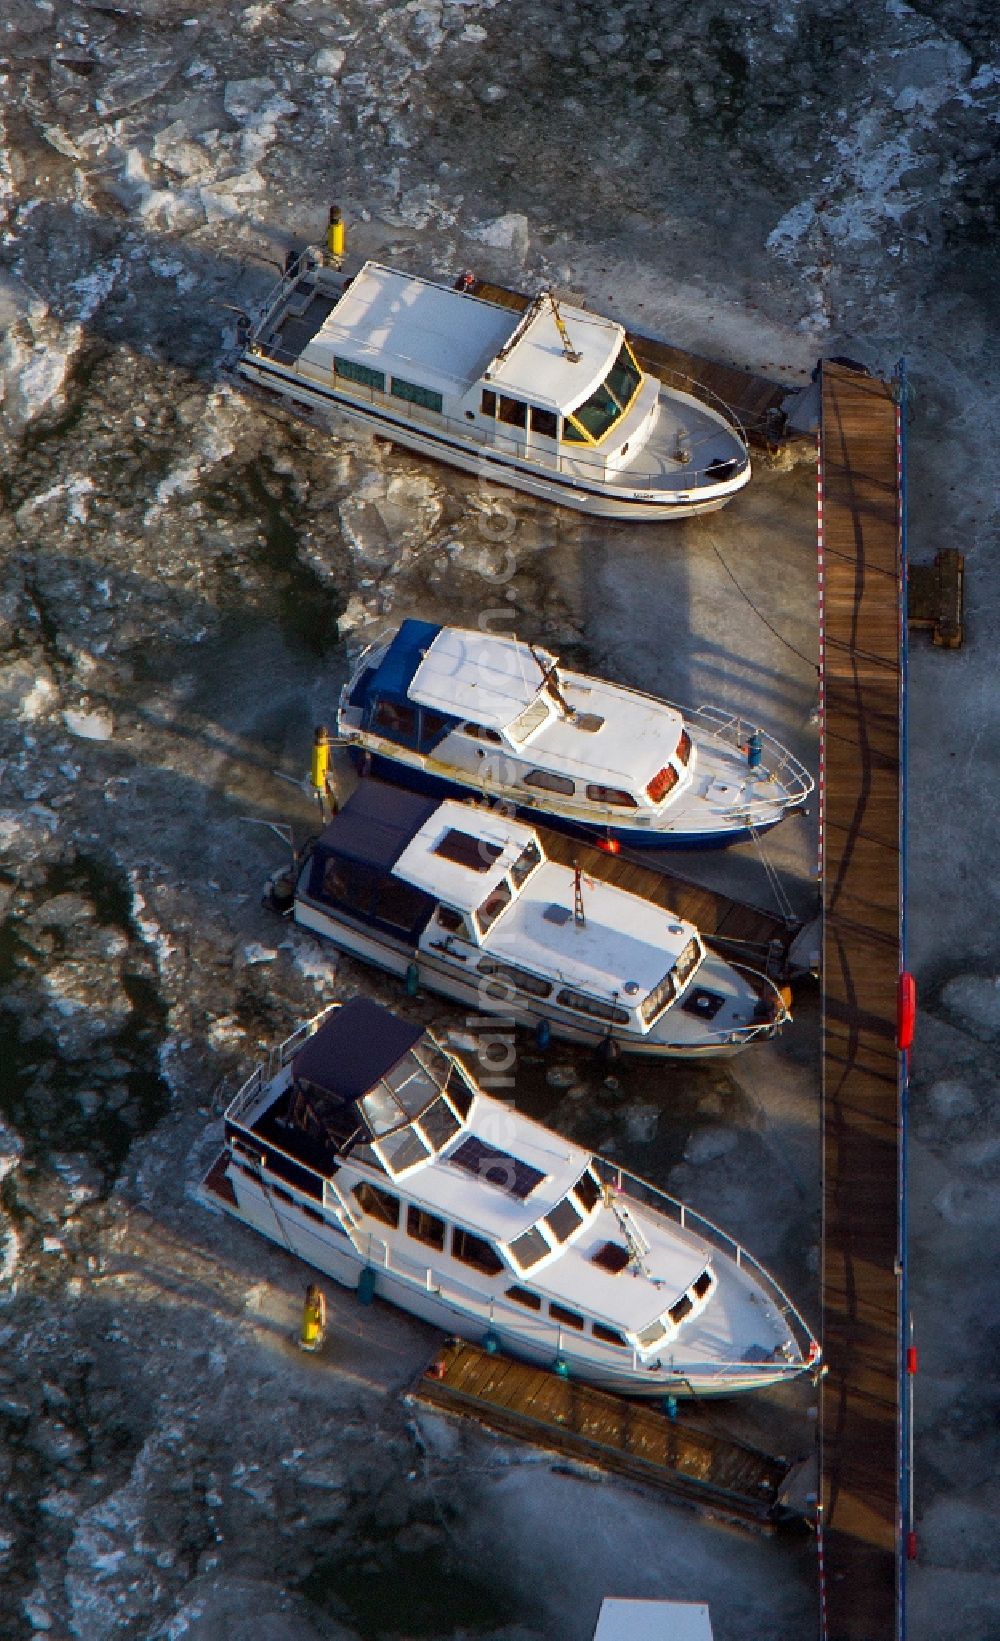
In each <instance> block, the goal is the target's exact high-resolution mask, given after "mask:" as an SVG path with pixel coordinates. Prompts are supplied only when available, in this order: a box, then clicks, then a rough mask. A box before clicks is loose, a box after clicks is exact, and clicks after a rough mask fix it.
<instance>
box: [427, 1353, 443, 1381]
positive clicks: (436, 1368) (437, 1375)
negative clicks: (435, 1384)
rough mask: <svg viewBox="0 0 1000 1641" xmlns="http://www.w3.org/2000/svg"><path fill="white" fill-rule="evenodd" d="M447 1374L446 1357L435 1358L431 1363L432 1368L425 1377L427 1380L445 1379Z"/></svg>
mask: <svg viewBox="0 0 1000 1641" xmlns="http://www.w3.org/2000/svg"><path fill="white" fill-rule="evenodd" d="M447 1372H448V1364H447V1362H446V1361H445V1359H444V1357H443V1356H435V1358H434V1360H433V1362H432V1363H431V1365H430V1367H429V1368H428V1369H427V1372H426V1374H425V1375H424V1377H425V1378H427V1379H443V1378H444V1376H445V1374H446V1373H447Z"/></svg>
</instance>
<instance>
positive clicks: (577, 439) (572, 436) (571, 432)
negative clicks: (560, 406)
mask: <svg viewBox="0 0 1000 1641" xmlns="http://www.w3.org/2000/svg"><path fill="white" fill-rule="evenodd" d="M562 436H563V439H564V440H565V442H566V443H567V444H586V442H587V438H586V434H584V433H582V432H581V431H580V429H579V428H578V427H577V426H576V425H575V424H574V423H573V422H571V421H570V419H569V417H568V416H564V417H563V434H562Z"/></svg>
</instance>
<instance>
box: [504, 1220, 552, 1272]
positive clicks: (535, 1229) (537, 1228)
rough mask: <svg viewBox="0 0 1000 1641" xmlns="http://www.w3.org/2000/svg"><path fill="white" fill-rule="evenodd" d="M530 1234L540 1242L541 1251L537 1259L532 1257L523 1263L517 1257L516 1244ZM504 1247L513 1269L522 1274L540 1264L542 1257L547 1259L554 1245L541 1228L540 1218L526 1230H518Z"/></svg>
mask: <svg viewBox="0 0 1000 1641" xmlns="http://www.w3.org/2000/svg"><path fill="white" fill-rule="evenodd" d="M532 1236H537V1237H538V1239H539V1241H540V1242H541V1243H542V1252H541V1253H540V1254H539V1255H538V1257H537V1259H532V1260H530V1261H529V1263H528V1264H524V1263H522V1261H521V1259H520V1258H519V1257H518V1254H517V1244H518V1243H519V1242H523V1241H524V1240H525V1238H526V1237H532ZM505 1247H506V1253H507V1257H508V1259H509V1260H510V1263H511V1265H512V1266H513V1268H514V1270H515V1271H519V1272H520V1273H521V1274H522V1275H523V1274H524V1273H525V1272H526V1271H533V1270H534V1269H535V1266H536V1265H540V1264H541V1263H542V1261H543V1259H547V1258H548V1257H549V1255H550V1254H552V1253H554V1252H555V1245H554V1243H551V1242H550V1241H549V1239H548V1237H547V1236H546V1234H545V1232H544V1230H543V1229H542V1223H541V1221H540V1220H538V1221H536V1222H535V1224H534V1225H529V1226H528V1227H527V1229H526V1230H524V1231H519V1232H518V1234H517V1236H516V1237H514V1238H513V1240H512V1241H510V1242H508V1243H506V1244H505Z"/></svg>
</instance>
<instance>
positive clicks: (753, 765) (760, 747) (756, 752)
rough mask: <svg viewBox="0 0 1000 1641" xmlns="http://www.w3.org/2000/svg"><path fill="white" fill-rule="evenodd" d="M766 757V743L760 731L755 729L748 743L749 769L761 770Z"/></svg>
mask: <svg viewBox="0 0 1000 1641" xmlns="http://www.w3.org/2000/svg"><path fill="white" fill-rule="evenodd" d="M763 756H764V743H763V741H762V740H761V738H760V730H759V729H755V730H754V732H753V734H752V735H751V736H750V739H749V740H748V741H747V768H748V769H759V768H760V765H761V760H762V758H763Z"/></svg>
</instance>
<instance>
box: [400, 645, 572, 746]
mask: <svg viewBox="0 0 1000 1641" xmlns="http://www.w3.org/2000/svg"><path fill="white" fill-rule="evenodd" d="M536 655H537V656H538V657H539V658H540V659H541V660H542V661H543V662H544V663H545V664H546V666H554V665H555V662H556V657H555V656H554V655H551V654H550V653H549V652H548V651H547V650H543V649H539V648H538V647H537V646H536V647H535V651H534V654H533V653H532V649H531V646H530V645H529V644H525V643H523V642H522V641H521V640H520V639H518V638H497V637H494V636H493V635H492V634H490V633H481V632H473V631H472V630H471V629H469V628H465V627H441V628H440V629H439V631H438V633H437V636H436V637H435V638H433V639H432V641H431V643H430V644H429V645H428V646H427V648H426V653H425V655H424V658H423V660H422V661H421V663H420V665H419V666H418V667H417V669H416V671H415V672H414V674H413V677H412V682H411V683H410V687H409V696H410V699H411V701H416V702H418V703H419V705H421V706H426V707H436V708H437V710H438V711H440V712H448V713H451V714H453V715H455V716H457V717H461V718H467V719H471V720H472V721H473V722H474V723H477V724H482V725H483V726H484V727H485V728H487V729H503V728H505V726H506V725H507V724H509V723H511V722H512V720H513V719H514V718H516V717H517V715H518V713H519V712H523V711H524V708H525V707H526V706H529V705H530V703H531V702H532V701H534V700H535V699H536V697H537V696H538V694H539V692H540V691H541V687H542V671H541V667H540V666H539V664H538V661H537V660H536V659H535V656H536ZM380 673H381V669H380Z"/></svg>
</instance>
